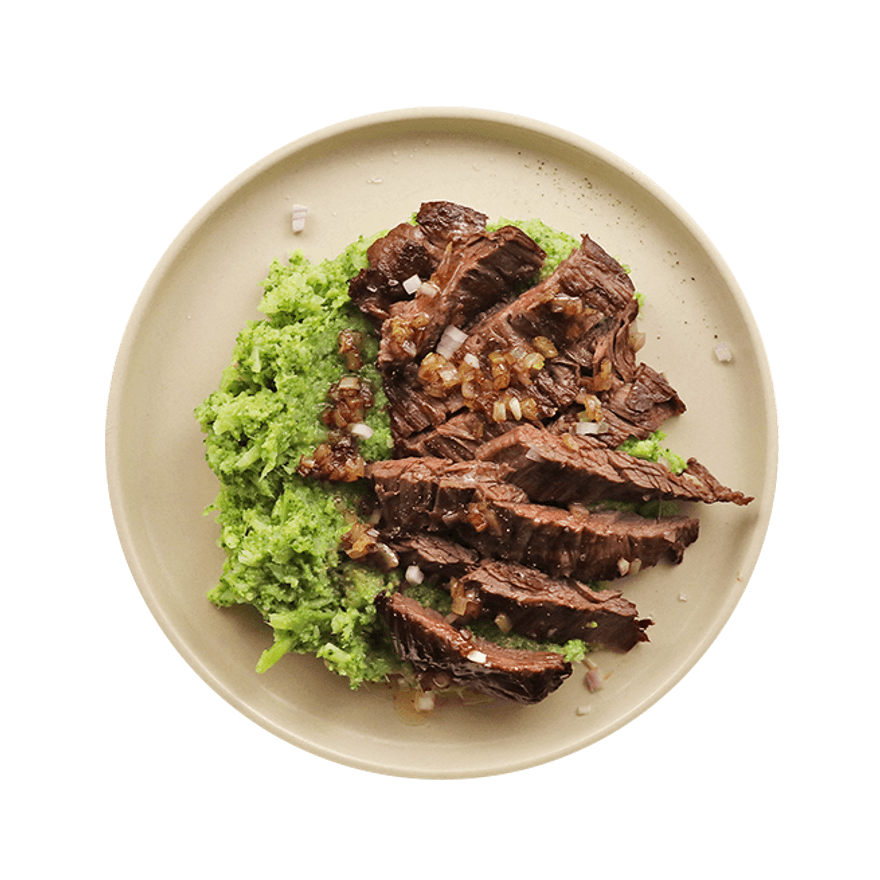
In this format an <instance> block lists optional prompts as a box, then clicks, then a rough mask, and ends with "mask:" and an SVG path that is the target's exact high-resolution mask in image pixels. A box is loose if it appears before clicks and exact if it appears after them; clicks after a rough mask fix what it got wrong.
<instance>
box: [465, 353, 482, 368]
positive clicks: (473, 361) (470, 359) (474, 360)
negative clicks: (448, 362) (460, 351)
mask: <svg viewBox="0 0 880 880" xmlns="http://www.w3.org/2000/svg"><path fill="white" fill-rule="evenodd" d="M462 360H463V361H464V362H465V363H466V364H468V366H471V367H473V368H474V369H475V370H479V369H480V359H479V358H478V357H477V356H476V355H475V354H474V353H473V352H472V351H469V352H468V353H467V354H466V355H465V356H464V357H463V358H462Z"/></svg>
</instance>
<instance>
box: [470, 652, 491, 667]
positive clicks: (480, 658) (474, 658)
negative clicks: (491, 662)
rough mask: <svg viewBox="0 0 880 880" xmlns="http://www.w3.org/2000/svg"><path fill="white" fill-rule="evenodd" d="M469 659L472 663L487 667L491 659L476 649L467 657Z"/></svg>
mask: <svg viewBox="0 0 880 880" xmlns="http://www.w3.org/2000/svg"><path fill="white" fill-rule="evenodd" d="M467 659H468V660H470V661H471V663H479V664H480V666H485V665H486V661H487V660H488V659H489V658H488V657H487V656H486V655H485V654H484V653H483V652H482V651H477V650H476V649H474V650H473V651H471V652H470V654H468V655H467Z"/></svg>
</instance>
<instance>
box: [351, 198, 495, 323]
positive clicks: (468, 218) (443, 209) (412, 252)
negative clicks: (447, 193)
mask: <svg viewBox="0 0 880 880" xmlns="http://www.w3.org/2000/svg"><path fill="white" fill-rule="evenodd" d="M487 220H488V217H487V216H486V215H485V214H482V213H480V212H479V211H475V210H473V209H472V208H466V207H464V206H462V205H456V204H454V203H453V202H425V203H423V204H422V206H421V207H420V209H419V212H418V214H417V215H416V224H412V223H399V224H398V225H397V226H395V227H394V228H393V229H391V230H390V231H389V232H387V233H386V234H385V235H384V236H382V237H381V238H378V239H376V241H374V242H373V243H372V244H371V245H370V246H369V248H368V249H367V263H368V265H367V267H366V268H364V269H362V270H361V271H360V272H359V273H358V274H357V275H356V276H355V277H354V278H353V279H352V280H351V282H350V283H349V296H350V297H351V299H352V300H353V301H354V302H355V303H356V304H357V306H358V308H359V309H360V310H361V311H362V312H363V313H364V315H366V316H367V318H368V319H369V320H370V321H371V322H372V324H373V325H374V326H375V327H377V328H378V327H380V326H381V324H382V322H383V321H385V320H386V319H387V318H388V316H389V311H390V308H391V306H392V305H393V304H394V303H396V302H399V301H400V300H404V299H409V294H408V293H407V292H406V290H405V289H404V287H403V282H404V281H406V280H407V279H409V278H411V277H412V276H413V275H418V276H419V278H420V279H422V280H427V279H428V278H430V277H431V275H432V274H433V273H434V270H435V269H436V268H437V266H438V265H439V264H440V261H441V259H442V258H443V255H444V253H445V251H446V246H447V244H449V243H450V242H451V241H452V240H454V239H457V238H461V237H463V236H467V235H473V234H474V233H477V232H482V231H483V230H485V228H486V221H487Z"/></svg>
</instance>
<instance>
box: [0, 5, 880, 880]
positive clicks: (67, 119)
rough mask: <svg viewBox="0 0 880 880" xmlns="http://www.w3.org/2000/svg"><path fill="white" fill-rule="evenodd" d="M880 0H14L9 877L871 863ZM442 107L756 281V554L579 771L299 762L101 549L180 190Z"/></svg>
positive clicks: (731, 872) (8, 13) (7, 510)
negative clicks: (394, 114)
mask: <svg viewBox="0 0 880 880" xmlns="http://www.w3.org/2000/svg"><path fill="white" fill-rule="evenodd" d="M343 8H344V9H345V11H344V12H343V11H341V10H342V9H343ZM864 8H865V7H864V6H863V5H862V4H857V3H852V2H838V3H836V4H834V5H833V6H829V7H827V8H820V7H818V6H815V5H812V4H794V3H779V2H767V3H761V4H758V3H752V2H740V3H737V4H730V5H726V6H721V5H718V6H715V5H711V4H705V3H683V2H667V3H664V4H647V3H634V2H621V3H616V4H613V5H610V4H608V5H604V4H603V5H600V4H593V3H579V4H562V3H559V4H541V5H537V6H532V7H529V6H519V7H513V6H503V7H502V6H497V5H491V6H490V5H485V6H484V5H477V4H473V3H469V4H464V3H460V2H455V0H452V2H447V3H445V4H443V5H442V7H425V6H417V5H413V4H404V3H396V2H395V3H384V4H372V5H362V6H358V7H353V6H352V7H337V6H328V5H322V6H321V7H320V10H318V7H317V6H316V5H312V4H301V3H292V2H291V3H285V4H276V3H267V2H260V0H255V2H250V3H238V4H208V3H193V2H180V3H176V4H170V3H165V2H152V3H149V4H143V5H138V6H134V5H129V4H125V3H97V2H81V3H78V4H62V3H58V2H44V3H30V4H24V3H10V4H7V5H6V7H5V12H4V15H3V27H2V31H0V73H2V83H3V107H4V112H3V120H4V121H3V135H2V138H0V149H2V158H3V165H2V168H3V189H2V204H3V210H2V224H3V226H2V239H0V240H2V254H3V258H2V279H3V292H4V312H5V315H6V317H5V320H4V322H3V330H4V333H3V336H4V362H5V371H4V375H5V379H6V382H5V389H4V391H5V393H4V396H3V400H4V403H5V406H4V407H3V412H4V417H3V425H4V430H3V432H2V435H3V461H4V463H5V469H4V471H5V473H4V493H3V500H4V504H3V555H4V562H5V565H4V575H3V581H2V582H3V588H4V592H5V602H4V604H3V618H2V619H3V633H4V638H3V639H2V652H3V654H2V657H3V664H4V670H5V676H4V678H5V699H4V700H3V706H4V711H3V722H2V730H3V743H4V750H3V754H4V770H3V785H2V788H0V798H2V809H3V817H2V818H3V821H2V829H3V835H4V844H3V847H2V849H0V852H2V856H0V858H2V860H3V863H4V864H5V865H7V866H8V868H9V871H8V872H5V873H6V876H10V877H14V878H19V877H37V878H42V877H50V876H56V875H59V876H60V875H62V874H63V875H68V874H74V873H76V874H81V875H82V876H88V877H93V878H105V877H106V878H117V877H124V878H140V877H159V876H161V877H206V876H212V877H244V876H272V875H275V876H277V875H279V874H282V875H290V876H302V875H306V876H319V875H320V876H332V877H336V876H342V875H345V874H348V873H350V872H358V873H363V872H367V871H370V872H373V871H375V872H381V873H383V874H393V875H404V874H405V875H410V874H418V875H419V876H421V877H431V876H447V875H449V874H450V873H452V875H453V876H454V875H456V874H457V873H458V872H459V871H461V870H466V871H467V872H468V874H470V875H471V876H479V875H480V874H485V873H489V872H491V875H492V876H495V875H507V876H513V877H520V876H523V877H524V876H532V875H538V874H541V875H546V874H551V873H565V874H574V875H582V874H583V875H587V874H591V875H597V876H598V875H604V876H624V877H628V876H634V875H636V874H642V873H648V874H650V875H659V876H673V875H674V876H676V877H681V878H690V877H694V878H703V877H712V878H726V877H741V876H752V877H768V876H777V875H778V876H798V877H820V876H821V877H825V876H849V875H851V874H853V873H855V872H856V871H857V870H859V869H860V868H861V866H862V864H863V862H864V861H865V860H866V859H867V857H868V855H869V852H870V849H869V844H870V837H869V834H870V830H871V829H872V828H873V826H874V824H875V821H873V820H874V819H875V818H876V806H875V803H874V786H875V785H876V777H877V761H876V757H875V752H874V751H873V749H872V748H871V747H872V745H873V743H872V740H873V736H872V734H873V732H874V731H875V730H876V724H875V716H876V712H875V710H874V707H873V705H872V704H873V702H874V700H875V696H876V684H875V680H874V679H873V678H872V677H870V675H869V673H870V671H871V670H872V668H873V665H874V663H875V661H874V659H873V652H872V653H871V654H869V653H868V648H869V646H872V642H873V640H874V639H875V638H876V636H875V626H874V621H875V619H876V615H875V614H874V612H873V609H874V607H875V602H874V597H873V593H874V590H872V589H870V585H871V584H872V583H873V584H875V585H876V582H877V576H876V573H875V567H874V563H873V545H872V542H871V541H870V538H871V537H872V536H873V533H874V531H875V528H876V514H875V513H873V512H870V511H868V509H867V505H866V503H865V502H863V501H861V500H860V499H862V498H870V497H871V496H872V495H873V494H875V493H876V489H877V484H876V469H875V467H873V466H872V465H871V464H870V461H869V458H870V451H869V452H868V453H866V454H863V453H856V452H855V451H854V449H853V448H852V443H851V442H850V439H849V438H850V432H844V430H843V428H844V426H845V425H855V427H856V430H857V431H859V432H864V431H868V432H870V431H872V430H874V427H875V425H876V410H877V395H876V390H874V389H872V388H870V387H869V386H868V382H869V381H870V380H869V377H871V379H872V378H873V375H872V373H873V371H872V369H871V367H872V365H873V363H872V362H873V359H874V358H873V349H874V346H875V344H876V343H875V337H876V320H877V307H876V295H877V282H876V279H875V273H874V263H875V262H876V260H875V247H874V241H875V239H876V231H877V223H876V210H875V207H876V202H877V173H876V165H875V162H874V153H875V152H876V143H877V138H876V124H875V117H876V96H875V91H876V83H877V65H876V62H875V61H874V60H873V58H874V55H873V49H874V47H873V44H872V42H871V40H870V37H869V35H870V34H871V33H872V32H875V31H874V30H873V29H872V27H871V25H872V22H871V21H869V15H868V14H867V13H865V12H863V11H862V10H863V9H864ZM433 104H437V105H439V104H443V105H455V104H466V105H472V106H481V107H487V108H492V109H499V110H507V111H511V112H515V113H520V114H523V115H526V116H532V117H535V118H538V119H541V120H544V121H546V122H550V123H553V124H555V125H558V126H561V127H563V128H567V129H570V130H571V131H574V132H576V133H578V134H581V135H584V136H586V137H588V138H589V139H591V140H593V141H595V142H597V143H599V144H601V145H602V146H604V147H606V148H608V149H610V150H612V151H613V152H615V153H617V154H618V155H620V156H622V157H623V158H625V159H626V160H628V161H629V162H631V163H632V164H633V165H635V166H636V167H638V168H640V169H641V170H642V171H644V172H645V173H646V174H648V175H649V176H650V177H652V178H653V179H654V180H655V181H656V182H657V183H659V184H660V185H661V186H662V187H664V188H665V189H666V190H667V191H668V192H669V193H670V194H671V195H673V196H674V197H675V198H676V199H677V200H678V201H679V202H680V203H681V204H682V205H683V206H684V207H685V209H686V210H687V211H689V212H690V213H691V215H692V216H693V217H694V218H695V219H696V220H697V222H698V223H699V224H700V225H701V226H702V227H703V228H704V229H705V231H706V232H707V233H708V235H709V236H710V237H711V238H712V240H713V241H714V242H715V244H716V245H717V246H718V248H719V249H720V251H721V252H722V254H724V256H725V258H726V259H727V261H728V263H729V264H730V266H731V268H732V269H733V271H734V273H735V274H736V276H737V278H738V280H739V281H740V283H741V285H742V286H743V288H744V290H745V292H746V295H747V296H748V298H749V301H750V303H751V305H752V308H753V311H754V313H755V315H756V317H757V320H758V323H759V325H760V327H761V330H762V333H763V336H764V340H765V344H766V346H767V350H768V352H769V355H770V361H771V364H772V365H773V373H774V379H775V382H776V385H777V395H778V399H779V411H780V421H781V467H780V474H779V486H778V497H777V503H776V507H775V510H774V516H773V521H772V523H771V527H770V532H769V535H768V539H767V544H766V546H765V550H764V552H763V554H762V556H761V560H760V562H759V565H758V568H757V571H756V573H755V576H754V578H753V579H752V582H751V584H750V586H749V589H748V591H747V593H746V597H745V599H744V600H743V602H742V603H741V605H740V607H739V609H738V610H737V612H736V614H735V615H734V617H733V619H732V621H731V623H730V624H729V625H728V627H727V628H726V629H725V630H724V632H723V633H722V635H721V637H720V638H719V640H718V641H717V643H716V644H715V645H714V646H713V647H712V649H711V650H710V651H709V653H708V654H707V655H706V657H705V658H704V659H703V660H702V661H701V662H700V664H699V665H698V666H697V668H696V669H695V670H694V671H693V672H692V673H691V674H690V675H688V676H687V678H686V679H685V680H684V682H682V684H681V685H679V686H678V687H677V688H676V689H675V690H674V691H673V692H672V693H671V694H670V695H669V696H667V697H666V698H665V699H664V700H662V701H661V702H660V703H659V704H658V705H657V706H656V707H654V708H653V709H651V710H650V711H649V712H648V713H647V714H646V715H645V716H644V717H642V718H640V719H638V720H637V721H636V722H634V723H633V724H631V725H629V726H628V727H627V728H625V729H623V730H621V731H619V732H618V733H616V734H615V735H614V736H612V737H611V738H609V739H608V740H606V741H604V742H602V743H600V744H598V745H596V746H594V747H592V748H590V749H588V750H587V751H585V752H583V753H581V754H578V755H575V756H572V757H570V758H567V759H565V760H563V761H560V762H556V763H554V764H551V765H548V766H546V767H542V768H538V769H535V770H530V771H527V772H524V773H519V774H515V775H513V776H508V777H502V778H498V779H490V780H484V781H471V782H445V783H440V782H412V781H400V780H393V779H385V778H380V777H375V776H371V775H369V774H364V773H360V772H357V771H352V770H347V769H344V768H341V767H338V766H335V765H332V764H329V763H327V762H324V761H322V760H319V759H317V758H313V757H311V756H309V755H305V754H303V753H300V752H298V751H297V750H295V749H293V748H291V747H289V746H287V745H284V744H282V743H281V742H279V741H277V740H275V739H274V738H273V737H272V736H270V735H269V734H267V733H264V732H263V731H262V730H260V729H259V728H257V727H256V726H254V725H253V724H251V722H249V721H247V720H245V719H244V718H242V717H241V716H239V715H238V714H237V713H236V712H235V711H234V710H232V709H231V708H229V707H228V706H227V705H226V704H225V703H223V701H222V700H220V698H218V697H217V696H215V695H214V694H213V693H212V692H211V691H210V690H209V689H208V688H207V687H206V686H205V685H204V684H203V683H202V682H201V681H200V680H199V679H198V678H197V677H196V676H195V675H194V674H193V673H192V672H191V671H190V670H189V669H188V668H187V666H186V665H185V663H184V662H183V661H182V660H181V659H180V658H179V657H178V655H177V654H176V653H175V652H174V650H173V649H172V648H171V646H170V645H169V644H168V642H167V641H166V640H165V638H164V636H163V635H162V633H161V632H160V631H159V629H158V627H156V625H155V624H154V622H153V621H152V618H151V617H150V615H149V613H148V612H147V610H146V608H145V607H144V605H143V602H142V601H141V599H140V596H139V594H138V592H137V590H136V588H135V586H134V584H133V582H132V580H131V577H130V575H129V573H128V570H127V567H126V564H125V561H124V559H123V557H122V553H121V551H120V549H119V545H118V543H117V541H116V536H115V532H114V530H113V523H112V518H111V515H110V509H109V504H108V500H107V495H106V487H105V483H104V473H103V437H102V428H103V417H104V406H105V402H106V394H107V387H108V383H109V379H110V372H111V369H112V364H113V358H114V355H115V351H116V346H117V344H118V341H119V338H120V335H121V333H122V330H123V327H124V325H125V321H126V318H127V316H128V314H129V311H130V310H131V307H132V305H133V303H134V301H135V298H136V297H137V294H138V292H139V291H140V288H141V286H142V285H143V283H144V281H145V280H146V278H147V275H148V274H149V272H150V270H151V268H152V266H153V265H154V264H155V262H156V261H157V260H158V259H159V257H160V256H161V254H162V252H163V250H164V248H165V247H166V246H167V244H168V243H169V242H170V241H171V239H172V238H173V237H174V235H175V234H176V233H177V232H178V230H179V229H180V228H181V227H182V226H183V225H184V223H185V222H186V221H187V220H188V219H189V218H190V217H191V216H192V215H193V214H194V213H195V211H196V210H198V208H199V207H200V206H201V205H202V204H203V203H204V202H205V201H206V200H207V199H208V198H209V197H210V196H211V195H212V194H213V193H214V192H216V191H217V190H218V189H219V188H220V187H221V186H222V185H223V184H224V183H226V182H227V181H228V180H230V179H231V178H232V177H234V176H235V175H236V174H237V173H238V172H239V171H241V170H243V169H244V168H245V167H247V166H248V165H250V164H251V163H252V162H254V161H256V160H257V159H259V158H261V157H262V156H263V155H265V154H266V153H268V152H270V151H271V150H273V149H275V148H276V147H278V146H281V145H282V144H284V143H287V142H288V141H290V140H293V139H294V138H296V137H298V136H300V135H303V134H306V133H308V132H310V131H312V130H314V129H316V128H319V127H321V126H324V125H327V124H330V123H333V122H336V121H338V120H342V119H346V118H349V117H352V116H357V115H361V114H364V113H369V112H373V111H376V110H383V109H391V108H397V107H405V106H413V105H433ZM856 403H859V404H860V405H859V406H858V407H856V405H855V404H856ZM832 443H834V444H836V446H837V448H838V449H839V450H840V451H839V452H838V453H834V454H835V455H837V456H838V457H837V458H836V459H832V457H831V456H832V452H831V449H833V448H834V447H832V446H831V444H832ZM866 459H867V461H866V464H867V465H868V466H867V468H862V469H861V470H862V471H864V472H865V473H866V474H867V476H865V477H863V478H860V477H856V476H854V474H855V473H856V470H855V469H854V468H852V467H851V466H852V465H853V464H855V462H856V461H865V460H866ZM869 565H870V568H869Z"/></svg>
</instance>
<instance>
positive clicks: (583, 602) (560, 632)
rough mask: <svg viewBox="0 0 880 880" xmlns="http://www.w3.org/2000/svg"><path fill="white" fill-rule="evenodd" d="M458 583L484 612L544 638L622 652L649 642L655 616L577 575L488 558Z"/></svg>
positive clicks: (531, 634)
mask: <svg viewBox="0 0 880 880" xmlns="http://www.w3.org/2000/svg"><path fill="white" fill-rule="evenodd" d="M458 586H459V588H460V589H461V590H463V591H464V593H465V594H466V595H467V597H468V601H473V602H475V603H476V604H478V605H479V607H480V609H481V613H482V615H483V616H488V617H492V618H496V617H497V615H504V617H505V618H506V619H507V622H508V623H509V625H510V627H511V629H512V630H513V631H514V632H517V633H521V634H522V635H526V636H530V637H531V638H534V639H539V640H548V639H549V640H553V641H557V642H565V641H568V640H569V639H581V640H582V641H584V642H588V643H594V644H600V645H604V646H605V647H607V648H612V649H614V650H617V651H629V650H630V649H631V648H632V647H634V646H635V645H636V644H638V643H639V642H643V641H647V640H648V637H647V635H646V633H645V630H646V629H647V627H648V626H650V624H651V621H650V620H639V619H638V617H637V611H636V606H635V605H633V603H632V602H629V601H627V600H626V599H624V598H623V597H622V596H621V594H620V593H619V592H618V591H616V590H602V591H598V590H593V589H591V588H590V587H588V586H587V585H586V584H582V583H579V582H578V581H576V580H573V579H571V578H552V577H549V576H548V575H546V574H543V573H542V572H539V571H537V570H535V569H534V568H528V567H526V566H523V565H516V564H513V563H510V562H500V561H496V560H493V561H485V562H484V563H483V564H482V565H479V566H477V567H476V568H473V569H471V570H470V571H469V572H468V573H467V574H466V575H464V576H462V577H461V578H460V579H459V583H458Z"/></svg>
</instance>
